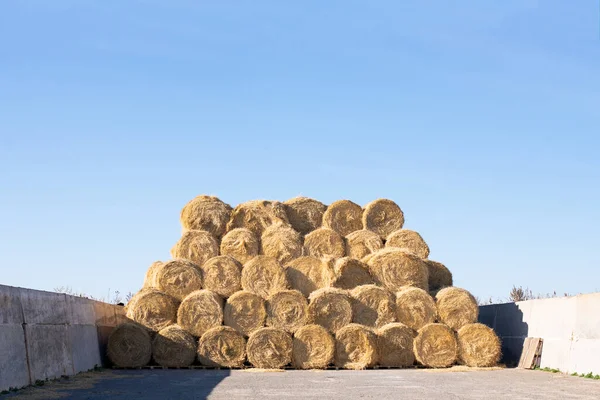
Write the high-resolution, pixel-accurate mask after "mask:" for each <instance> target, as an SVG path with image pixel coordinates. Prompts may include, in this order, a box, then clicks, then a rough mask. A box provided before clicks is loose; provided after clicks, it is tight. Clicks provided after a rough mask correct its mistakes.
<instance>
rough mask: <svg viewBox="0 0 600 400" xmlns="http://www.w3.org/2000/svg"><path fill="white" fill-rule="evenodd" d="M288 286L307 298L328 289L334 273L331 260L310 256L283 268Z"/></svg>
mask: <svg viewBox="0 0 600 400" xmlns="http://www.w3.org/2000/svg"><path fill="white" fill-rule="evenodd" d="M285 274H286V276H287V280H288V282H289V284H290V286H291V287H292V288H293V289H296V290H298V291H300V292H301V293H302V294H303V295H304V296H306V297H308V296H309V295H310V294H311V293H312V292H314V291H315V290H317V289H321V288H324V287H329V286H330V285H331V281H332V280H333V277H334V273H333V268H332V266H331V260H326V259H318V258H316V257H312V256H306V257H300V258H297V259H295V260H294V261H292V262H290V263H289V264H287V265H286V267H285Z"/></svg>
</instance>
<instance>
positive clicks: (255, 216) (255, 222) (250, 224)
mask: <svg viewBox="0 0 600 400" xmlns="http://www.w3.org/2000/svg"><path fill="white" fill-rule="evenodd" d="M275 223H285V224H287V223H288V219H287V215H286V213H285V207H284V206H283V203H280V202H278V201H267V200H252V201H248V202H246V203H242V204H239V205H238V206H237V207H236V208H234V209H233V211H232V212H231V219H230V220H229V222H228V223H227V231H231V230H233V229H235V228H247V229H250V230H251V231H252V232H254V234H256V236H257V237H261V235H262V234H263V231H264V230H265V229H267V228H268V227H269V226H271V225H273V224H275Z"/></svg>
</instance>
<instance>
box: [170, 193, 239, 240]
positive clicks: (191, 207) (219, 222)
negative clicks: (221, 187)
mask: <svg viewBox="0 0 600 400" xmlns="http://www.w3.org/2000/svg"><path fill="white" fill-rule="evenodd" d="M230 216H231V206H230V205H229V204H225V203H223V202H222V201H221V200H219V199H218V198H217V197H214V196H198V197H196V198H194V199H192V200H191V201H190V202H189V203H187V204H186V205H185V206H184V207H183V209H182V210H181V216H180V221H181V226H183V229H186V230H200V231H207V232H210V233H212V234H213V235H214V236H215V237H217V238H220V237H221V236H223V234H224V233H225V228H226V227H227V222H228V221H229V217H230Z"/></svg>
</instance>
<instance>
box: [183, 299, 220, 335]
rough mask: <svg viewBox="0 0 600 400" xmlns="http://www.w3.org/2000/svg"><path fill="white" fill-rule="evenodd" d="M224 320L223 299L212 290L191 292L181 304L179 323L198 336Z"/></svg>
mask: <svg viewBox="0 0 600 400" xmlns="http://www.w3.org/2000/svg"><path fill="white" fill-rule="evenodd" d="M222 322H223V299H221V297H220V296H219V295H218V294H216V293H215V292H211V291H210V290H206V289H203V290H197V291H195V292H192V293H190V294H189V295H188V296H187V297H186V298H185V299H183V301H182V302H181V305H180V306H179V311H178V312H177V323H178V324H179V326H181V327H182V328H183V329H185V330H186V331H188V332H189V333H191V334H192V335H194V336H196V337H200V336H202V335H203V334H204V332H206V331H207V330H209V329H210V328H214V327H215V326H220V325H221V324H222Z"/></svg>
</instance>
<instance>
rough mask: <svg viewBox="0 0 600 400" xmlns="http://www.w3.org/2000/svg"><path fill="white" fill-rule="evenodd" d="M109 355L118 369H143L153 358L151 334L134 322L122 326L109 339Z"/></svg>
mask: <svg viewBox="0 0 600 400" xmlns="http://www.w3.org/2000/svg"><path fill="white" fill-rule="evenodd" d="M107 353H108V358H109V359H110V361H111V362H112V363H113V364H114V365H116V366H117V367H122V368H137V367H143V366H144V365H146V364H148V363H149V362H150V358H151V357H152V339H151V338H150V333H149V332H148V330H147V329H146V328H144V327H143V326H141V325H138V324H136V323H133V322H126V323H123V324H120V325H118V326H117V327H116V328H114V329H113V330H112V332H111V334H110V336H109V337H108V347H107Z"/></svg>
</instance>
